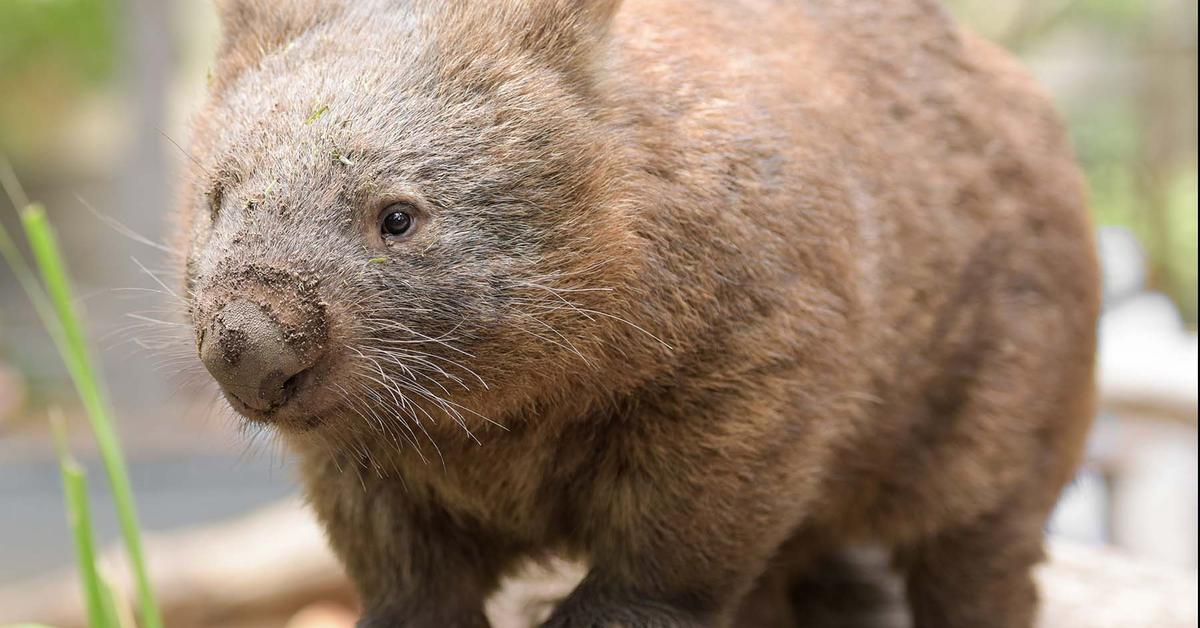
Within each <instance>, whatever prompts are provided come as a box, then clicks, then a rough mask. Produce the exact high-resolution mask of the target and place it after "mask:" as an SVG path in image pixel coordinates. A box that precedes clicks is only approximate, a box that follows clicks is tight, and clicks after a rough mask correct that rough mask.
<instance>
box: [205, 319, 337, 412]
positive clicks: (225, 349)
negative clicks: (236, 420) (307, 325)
mask: <svg viewBox="0 0 1200 628" xmlns="http://www.w3.org/2000/svg"><path fill="white" fill-rule="evenodd" d="M305 353H308V354H310V355H305ZM317 357H318V356H316V355H315V352H302V351H301V350H300V349H299V348H297V347H295V346H293V344H292V343H291V342H290V341H289V340H288V335H287V334H286V332H285V331H284V327H283V325H282V323H281V322H280V321H279V320H278V319H277V318H276V317H274V316H273V315H272V314H271V313H270V312H268V311H266V310H264V309H263V308H262V307H260V306H259V305H256V304H254V303H251V302H250V301H247V300H244V299H235V300H233V301H230V302H229V303H228V304H227V305H225V307H224V308H222V309H221V311H220V312H218V313H217V314H216V315H215V316H213V318H212V322H210V323H209V325H208V328H207V329H206V330H205V331H204V334H203V336H202V338H201V341H200V359H201V360H203V361H204V366H205V367H206V368H207V369H208V372H209V373H211V374H212V376H213V378H214V379H216V380H217V383H218V384H220V386H221V389H222V390H224V391H225V393H226V394H228V395H231V396H233V397H235V398H237V400H238V401H240V402H242V403H243V404H245V405H246V406H248V407H249V408H251V409H253V410H257V411H260V412H270V411H272V410H274V409H276V408H278V407H279V406H281V405H283V404H284V403H285V402H286V401H287V400H288V399H289V398H290V397H291V396H292V394H293V393H294V392H295V390H296V388H297V384H298V381H299V378H300V376H301V375H302V374H303V373H304V372H305V371H306V370H308V369H309V368H310V367H312V366H313V365H314V364H315V363H316V361H317Z"/></svg>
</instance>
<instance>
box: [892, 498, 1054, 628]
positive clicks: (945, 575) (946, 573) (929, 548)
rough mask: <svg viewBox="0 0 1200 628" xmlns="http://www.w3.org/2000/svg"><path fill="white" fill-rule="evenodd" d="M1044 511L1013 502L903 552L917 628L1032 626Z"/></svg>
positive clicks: (908, 594)
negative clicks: (1035, 510) (1006, 506)
mask: <svg viewBox="0 0 1200 628" xmlns="http://www.w3.org/2000/svg"><path fill="white" fill-rule="evenodd" d="M1044 520H1045V515H1044V513H1041V512H1036V513H1031V512H1029V511H1028V509H1021V508H1020V507H1017V506H1012V507H1011V509H1005V508H1001V509H998V510H997V511H995V512H993V513H992V514H990V515H987V516H984V517H980V518H979V519H977V520H975V521H974V522H973V523H971V524H969V525H966V526H962V527H959V528H956V529H951V530H947V531H944V532H942V533H940V534H938V535H936V536H935V537H933V538H930V539H926V540H924V541H922V542H920V543H917V544H914V545H912V546H910V547H909V548H907V549H906V550H905V551H904V552H903V553H902V554H901V556H900V560H901V564H902V567H903V568H904V569H905V573H906V578H907V596H908V600H909V605H910V606H911V609H912V615H913V625H914V627H915V628H961V627H963V626H971V627H972V628H1030V627H1031V626H1032V625H1033V622H1034V616H1035V614H1036V611H1037V590H1036V588H1035V586H1034V582H1033V578H1032V573H1031V571H1032V569H1033V566H1034V565H1036V564H1037V563H1038V562H1040V561H1041V559H1042V556H1043V553H1042V535H1043V531H1042V527H1041V524H1042V522H1043V521H1044Z"/></svg>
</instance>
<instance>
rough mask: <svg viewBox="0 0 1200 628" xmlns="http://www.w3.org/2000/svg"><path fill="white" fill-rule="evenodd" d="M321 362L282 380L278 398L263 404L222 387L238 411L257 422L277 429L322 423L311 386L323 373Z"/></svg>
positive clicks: (317, 402) (304, 429)
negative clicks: (242, 397) (245, 398)
mask: <svg viewBox="0 0 1200 628" xmlns="http://www.w3.org/2000/svg"><path fill="white" fill-rule="evenodd" d="M324 370H325V369H324V368H323V365H321V364H318V365H315V366H313V367H311V368H308V369H305V370H304V371H301V372H299V373H297V374H295V375H293V376H291V377H289V378H288V379H287V380H285V381H284V382H283V383H282V384H281V385H280V388H281V393H280V395H279V397H278V401H276V402H274V403H272V404H270V405H267V406H265V407H262V406H260V407H255V406H254V405H251V404H249V403H247V402H246V401H244V400H242V399H241V398H240V397H238V395H237V394H235V393H234V392H232V391H231V390H230V389H224V388H223V389H222V393H223V394H224V396H225V400H226V401H228V402H229V405H230V406H231V407H232V408H233V409H234V410H235V411H237V413H238V414H241V415H242V416H244V417H246V418H247V419H249V420H251V421H254V422H256V423H264V424H268V425H271V426H273V427H278V428H280V429H286V430H295V431H308V430H311V429H314V428H316V427H317V426H319V425H320V424H321V418H320V416H321V414H323V412H321V411H320V408H321V405H320V403H319V400H317V399H315V397H316V396H317V394H316V391H315V390H314V388H315V385H316V383H317V381H318V378H319V377H320V376H321V375H323V371H324Z"/></svg>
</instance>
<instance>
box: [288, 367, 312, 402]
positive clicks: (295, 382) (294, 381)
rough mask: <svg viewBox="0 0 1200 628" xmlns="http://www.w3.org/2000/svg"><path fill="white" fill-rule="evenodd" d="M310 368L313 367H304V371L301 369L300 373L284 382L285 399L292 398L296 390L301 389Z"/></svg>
mask: <svg viewBox="0 0 1200 628" xmlns="http://www.w3.org/2000/svg"><path fill="white" fill-rule="evenodd" d="M310 370H312V369H304V370H303V371H300V372H299V373H296V374H295V375H293V376H291V377H289V378H287V381H285V382H283V401H287V400H288V399H291V398H292V397H293V396H294V395H295V394H296V392H297V391H298V390H300V387H301V386H303V385H304V379H305V377H306V376H307V375H308V372H309V371H310Z"/></svg>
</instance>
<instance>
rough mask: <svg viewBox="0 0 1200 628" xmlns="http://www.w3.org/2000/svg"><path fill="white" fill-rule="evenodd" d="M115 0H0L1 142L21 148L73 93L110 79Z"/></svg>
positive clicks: (113, 64)
mask: <svg viewBox="0 0 1200 628" xmlns="http://www.w3.org/2000/svg"><path fill="white" fill-rule="evenodd" d="M117 2H118V0H0V94H3V95H4V98H3V99H0V147H4V148H6V149H9V150H16V151H18V152H19V151H20V149H22V148H24V146H22V145H23V144H29V143H30V142H34V141H36V138H35V137H33V135H35V134H37V133H39V132H42V130H43V129H45V128H47V127H48V125H51V124H53V123H54V121H55V119H56V117H57V116H59V115H61V113H62V112H63V111H64V110H65V109H66V108H68V107H69V106H70V105H71V103H72V101H73V100H74V99H76V98H78V97H79V96H80V95H81V94H83V93H86V92H87V91H89V90H92V89H95V88H97V87H103V86H105V85H106V84H107V83H108V82H109V81H110V80H111V79H112V77H113V76H114V74H115V69H116V60H117V25H118V23H117V12H118V10H119V8H120V7H119V6H118V5H117ZM13 144H16V146H13Z"/></svg>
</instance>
